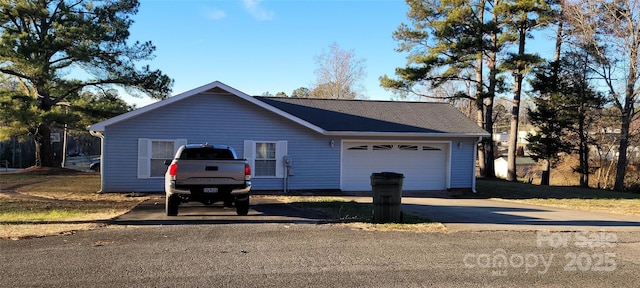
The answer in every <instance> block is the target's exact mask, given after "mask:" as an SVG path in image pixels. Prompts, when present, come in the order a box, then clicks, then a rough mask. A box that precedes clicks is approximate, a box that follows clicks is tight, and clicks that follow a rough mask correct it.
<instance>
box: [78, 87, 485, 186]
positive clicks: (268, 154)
mask: <svg viewBox="0 0 640 288" xmlns="http://www.w3.org/2000/svg"><path fill="white" fill-rule="evenodd" d="M89 130H90V131H91V133H92V134H93V135H95V136H98V137H100V138H101V139H102V160H101V161H102V170H101V173H102V188H101V189H102V192H126V191H140V192H149V191H162V190H163V189H164V186H163V185H164V182H163V176H164V172H165V170H166V166H164V160H165V159H170V158H171V157H172V156H173V153H174V152H175V151H176V149H177V148H178V147H179V146H180V145H183V144H186V143H203V142H208V143H212V144H213V143H215V144H226V145H230V146H232V147H234V148H235V149H236V152H238V154H239V156H241V157H243V158H246V159H248V160H249V162H250V163H251V166H252V168H253V169H252V172H253V180H252V182H253V189H254V190H283V189H291V190H306V189H314V190H315V189H327V190H329V189H331V190H333V189H339V190H343V191H368V190H370V189H371V184H370V175H371V173H373V172H383V171H392V172H398V173H403V174H404V176H405V179H404V185H403V188H404V190H447V189H456V190H457V189H469V190H471V189H473V188H474V186H475V155H476V147H477V145H476V144H477V142H478V141H480V139H481V138H482V137H488V136H490V135H489V134H488V133H487V132H486V131H484V130H482V129H481V128H479V127H478V126H477V125H476V124H475V123H474V122H473V121H471V120H470V119H468V118H467V117H465V116H464V115H463V114H462V113H460V112H459V111H457V110H456V109H455V108H454V107H452V106H451V105H449V104H447V103H423V102H391V101H360V100H326V99H301V98H271V97H252V96H249V95H247V94H245V93H242V92H240V91H239V90H236V89H234V88H232V87H229V86H227V85H225V84H223V83H221V82H217V81H216V82H213V83H210V84H207V85H205V86H202V87H199V88H196V89H193V90H190V91H188V92H185V93H182V94H180V95H176V96H174V97H170V98H168V99H166V100H163V101H160V102H157V103H154V104H151V105H148V106H145V107H142V108H140V109H137V110H135V111H131V112H129V113H126V114H122V115H119V116H117V117H114V118H111V119H108V120H106V121H103V122H100V123H96V124H94V125H91V126H90V127H89ZM285 160H288V161H285ZM287 163H288V164H289V165H287Z"/></svg>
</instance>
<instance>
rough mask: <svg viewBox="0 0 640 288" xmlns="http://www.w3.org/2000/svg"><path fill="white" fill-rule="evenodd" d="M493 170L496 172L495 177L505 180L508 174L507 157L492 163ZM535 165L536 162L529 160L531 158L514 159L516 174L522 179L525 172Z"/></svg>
mask: <svg viewBox="0 0 640 288" xmlns="http://www.w3.org/2000/svg"><path fill="white" fill-rule="evenodd" d="M493 165H494V169H495V172H496V177H498V178H502V179H507V174H508V171H509V169H508V163H507V157H500V158H498V159H495V160H494V161H493ZM535 165H536V161H535V160H533V159H531V157H517V158H516V174H517V175H518V176H519V177H523V176H524V175H525V174H526V172H527V170H528V169H529V168H531V167H533V166H535Z"/></svg>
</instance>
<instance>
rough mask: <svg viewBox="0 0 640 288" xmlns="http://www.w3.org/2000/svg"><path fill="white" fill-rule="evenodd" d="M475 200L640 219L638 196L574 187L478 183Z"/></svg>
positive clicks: (483, 181) (496, 182) (502, 182)
mask: <svg viewBox="0 0 640 288" xmlns="http://www.w3.org/2000/svg"><path fill="white" fill-rule="evenodd" d="M477 190H478V195H477V197H482V198H492V199H497V200H503V201H511V202H518V203H526V204H535V205H544V206H550V207H558V208H567V209H576V210H583V211H594V212H605V213H613V214H621V215H631V216H640V194H637V193H624V192H616V191H610V190H599V189H592V188H581V187H573V186H540V185H532V184H525V183H519V182H507V181H491V180H479V181H478V182H477Z"/></svg>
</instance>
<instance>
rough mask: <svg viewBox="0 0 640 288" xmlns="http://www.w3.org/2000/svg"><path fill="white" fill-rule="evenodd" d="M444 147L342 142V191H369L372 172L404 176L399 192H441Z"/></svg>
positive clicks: (445, 164) (445, 166)
mask: <svg viewBox="0 0 640 288" xmlns="http://www.w3.org/2000/svg"><path fill="white" fill-rule="evenodd" d="M448 147H449V145H448V144H444V143H417V144H416V143H385V142H380V143H375V142H344V143H343V145H342V149H343V150H342V172H341V173H342V178H341V179H342V180H341V181H342V183H341V184H342V190H344V191H370V190H371V181H370V176H371V174H372V173H375V172H397V173H402V174H404V177H405V178H404V181H403V185H402V186H403V190H444V189H446V186H447V173H448V172H447V171H448V166H449V163H448V162H449V161H448V157H447V155H448Z"/></svg>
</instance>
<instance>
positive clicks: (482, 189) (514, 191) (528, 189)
mask: <svg viewBox="0 0 640 288" xmlns="http://www.w3.org/2000/svg"><path fill="white" fill-rule="evenodd" d="M476 190H477V191H478V193H476V194H471V195H465V196H464V198H481V199H485V198H501V199H534V198H542V199H547V198H553V199H640V194H636V193H627V192H617V191H611V190H600V189H595V188H582V187H573V186H541V185H533V184H526V183H521V182H509V181H505V180H494V179H492V180H489V179H478V181H476Z"/></svg>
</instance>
